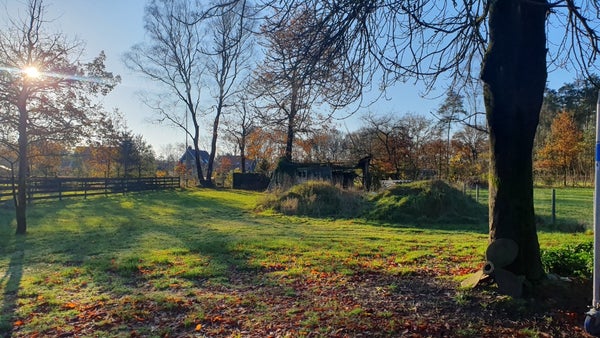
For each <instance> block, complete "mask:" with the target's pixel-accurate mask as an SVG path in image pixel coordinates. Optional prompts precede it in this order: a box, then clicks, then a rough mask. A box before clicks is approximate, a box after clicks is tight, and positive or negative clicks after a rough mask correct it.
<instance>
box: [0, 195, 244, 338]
mask: <svg viewBox="0 0 600 338" xmlns="http://www.w3.org/2000/svg"><path fill="white" fill-rule="evenodd" d="M243 215H244V211H243V210H242V209H239V208H236V207H234V206H232V205H229V204H225V203H221V202H219V201H218V200H212V199H209V198H206V197H202V196H194V195H192V194H188V193H180V192H160V193H152V194H144V195H142V194H129V195H127V196H112V197H95V198H90V199H87V200H82V199H70V200H63V201H54V202H45V203H39V204H36V205H34V206H32V207H31V208H30V210H29V215H28V219H29V222H28V223H29V229H28V234H27V235H26V237H17V236H15V235H13V234H10V233H9V232H8V231H6V234H7V236H3V238H2V239H0V244H1V245H2V247H3V248H2V249H0V262H1V261H2V260H3V259H6V261H7V262H8V263H7V264H8V266H7V269H6V271H3V269H2V270H0V271H3V272H5V273H4V276H3V277H2V280H1V283H0V286H3V288H4V290H3V293H2V295H3V298H4V301H3V303H2V317H0V332H1V333H2V334H0V336H2V337H4V336H7V337H10V336H11V335H12V334H13V332H15V330H19V334H21V333H22V332H27V331H22V330H25V329H26V328H25V327H23V328H20V327H18V326H15V325H14V324H15V322H19V323H20V322H25V323H27V322H28V320H29V319H30V318H27V317H26V318H20V317H19V316H20V315H21V314H22V311H21V313H19V309H18V306H19V305H18V304H19V299H18V297H19V296H18V291H19V288H20V284H21V282H22V279H23V278H29V281H28V286H27V287H28V288H29V290H28V294H29V296H27V297H28V298H27V299H24V300H23V302H25V303H28V304H29V303H32V304H33V303H35V302H36V297H33V296H31V294H34V295H35V294H37V295H44V293H46V292H48V293H52V292H54V293H56V294H58V295H61V296H56V297H58V298H61V299H62V298H66V300H65V301H68V297H71V296H70V295H68V294H66V295H63V294H64V293H65V290H64V289H68V288H81V285H86V287H87V286H89V287H87V288H94V289H95V290H97V292H98V293H100V294H101V295H102V297H104V298H107V299H112V298H118V297H122V296H124V295H130V294H137V297H140V298H143V297H144V292H146V291H148V290H147V288H148V287H149V286H148V285H149V283H150V284H151V283H155V284H152V285H153V287H157V288H159V289H160V288H163V289H164V288H168V287H169V286H170V285H172V284H174V283H175V282H174V281H173V280H174V279H175V278H177V279H179V280H180V281H183V282H187V283H188V284H189V285H196V286H201V285H202V284H203V283H205V282H206V281H209V280H213V281H217V282H227V281H228V280H229V279H231V278H232V277H234V276H232V274H234V273H235V271H240V270H244V271H250V270H252V269H253V268H252V267H250V266H248V265H247V264H246V261H245V260H244V257H241V256H239V255H238V254H237V253H236V252H235V250H234V248H233V246H232V243H235V242H236V239H235V234H232V233H224V232H222V231H219V229H218V228H216V227H213V226H212V225H211V224H212V223H214V224H217V223H219V222H225V221H228V222H231V221H232V218H237V219H238V221H241V217H243ZM233 221H235V219H234V220H233ZM2 232H5V231H2ZM25 238H26V239H27V243H25ZM13 242H14V245H12V243H13ZM25 250H27V254H26V255H25ZM155 253H156V254H155ZM181 256H185V258H186V259H189V260H190V261H191V262H198V266H197V267H194V266H190V270H193V271H191V272H186V271H182V272H181V275H180V276H175V277H173V278H169V277H168V276H167V277H164V276H162V275H161V273H164V274H171V273H173V271H172V269H174V266H176V265H177V264H180V263H181V262H179V261H177V260H178V259H179V258H180V257H181ZM9 257H10V258H9ZM186 264H187V263H186ZM24 266H33V267H38V266H39V267H41V269H42V270H41V271H36V272H35V277H33V279H34V280H33V281H32V280H31V279H32V276H33V275H32V276H23V267H24ZM0 267H1V263H0ZM146 269H155V270H156V271H155V272H154V274H150V273H148V272H147V271H146ZM161 269H163V270H164V271H161ZM169 269H171V270H169ZM47 279H52V280H54V281H55V283H56V285H46V284H47V283H46V282H44V280H47ZM32 283H33V285H32ZM74 283H79V284H74ZM190 283H191V284H190ZM165 291H168V290H165ZM76 301H77V300H73V301H72V304H75V303H76ZM79 301H83V300H79ZM32 306H34V307H35V306H39V305H37V304H33V305H32ZM53 306H56V307H58V308H59V310H60V307H61V306H64V304H63V305H60V304H54V305H53ZM69 306H70V305H69ZM63 312H66V311H63ZM26 316H27V315H26ZM58 323H60V321H57V324H54V325H56V326H60V324H58ZM21 329H22V330H21ZM41 330H42V331H44V329H43V328H42V329H41ZM59 333H60V332H57V331H47V329H46V331H45V333H44V334H48V335H54V334H59Z"/></svg>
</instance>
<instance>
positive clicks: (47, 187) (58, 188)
mask: <svg viewBox="0 0 600 338" xmlns="http://www.w3.org/2000/svg"><path fill="white" fill-rule="evenodd" d="M179 184H180V182H179V177H139V178H30V179H28V181H27V199H28V200H29V201H32V200H39V199H48V198H57V199H62V198H63V197H81V196H83V197H84V198H85V197H87V196H92V195H101V194H106V195H108V194H118V193H122V194H124V193H127V192H133V191H147V190H163V189H173V188H179ZM12 196H13V191H12V181H11V180H10V179H6V178H0V201H2V200H7V199H11V198H12Z"/></svg>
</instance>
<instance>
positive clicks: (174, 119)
mask: <svg viewBox="0 0 600 338" xmlns="http://www.w3.org/2000/svg"><path fill="white" fill-rule="evenodd" d="M196 15H197V11H196V8H195V7H194V5H193V3H191V2H189V1H184V0H152V1H150V3H149V4H148V5H147V6H146V8H145V16H144V21H145V25H144V28H145V30H146V33H147V35H148V37H149V41H148V42H147V43H140V44H137V45H135V46H133V47H132V48H131V50H130V51H129V52H128V53H127V54H125V56H124V61H125V65H126V66H127V67H128V68H130V69H132V70H134V71H137V72H139V73H141V74H143V75H144V76H146V77H148V78H149V79H151V80H152V81H154V82H156V83H157V84H158V86H159V87H160V88H161V90H165V91H166V93H165V94H164V95H152V96H151V98H148V99H145V100H144V101H145V103H146V104H147V105H148V106H149V107H150V108H151V109H152V110H153V111H154V112H155V113H156V114H157V121H158V122H161V123H163V122H167V123H168V124H170V125H171V126H175V127H177V128H180V129H181V130H183V131H184V132H185V134H186V139H187V137H189V138H191V140H192V144H193V148H194V150H195V154H197V156H195V158H194V160H195V161H194V164H195V167H196V172H197V176H198V181H199V182H200V184H201V185H206V184H207V183H206V180H205V178H204V173H203V170H202V166H201V158H200V156H199V154H200V146H199V145H200V137H201V127H202V125H201V107H200V103H201V95H200V93H201V88H202V84H201V82H202V75H203V72H204V71H205V67H204V63H203V62H202V61H203V60H202V53H201V49H202V47H203V45H204V43H205V41H203V39H202V36H203V35H202V34H201V32H200V31H198V29H199V27H198V26H197V25H193V24H189V22H193V21H194V20H195V17H196ZM181 105H183V108H182V107H181ZM181 111H183V112H184V113H183V114H182V113H181ZM188 122H191V124H189V123H188Z"/></svg>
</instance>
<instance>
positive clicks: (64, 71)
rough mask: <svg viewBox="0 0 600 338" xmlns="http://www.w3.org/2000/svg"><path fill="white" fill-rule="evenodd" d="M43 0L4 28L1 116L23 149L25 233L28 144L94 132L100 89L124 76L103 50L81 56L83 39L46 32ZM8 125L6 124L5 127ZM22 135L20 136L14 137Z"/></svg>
mask: <svg viewBox="0 0 600 338" xmlns="http://www.w3.org/2000/svg"><path fill="white" fill-rule="evenodd" d="M44 13H45V7H44V6H43V1H42V0H30V1H29V2H28V3H27V16H26V17H25V18H24V19H23V20H22V21H14V22H13V23H12V26H11V27H10V28H9V29H7V30H3V31H2V32H0V102H3V107H5V109H3V110H2V111H0V121H1V122H2V124H3V125H4V128H7V129H9V130H10V132H8V133H6V134H3V136H8V138H5V139H3V140H2V142H3V143H4V144H9V145H10V147H11V148H12V149H15V150H16V152H17V155H18V159H19V160H18V178H17V186H18V191H17V198H16V199H15V202H16V218H17V234H25V233H26V231H27V223H26V206H27V201H26V187H27V177H28V175H29V173H28V168H29V158H28V149H29V147H30V145H31V144H32V143H35V142H42V141H60V142H63V143H65V144H69V143H74V142H76V141H77V140H79V139H80V138H81V136H83V135H85V134H87V132H89V129H88V127H89V126H91V125H92V124H93V123H92V122H93V117H94V114H95V113H96V112H97V111H100V110H101V109H100V107H99V106H98V105H97V104H94V102H93V100H92V98H93V96H95V95H99V94H103V95H105V94H107V93H108V92H109V91H110V90H112V88H114V86H115V85H116V84H117V83H118V82H119V80H120V79H119V77H115V76H113V75H112V74H111V73H108V72H106V70H105V67H104V61H105V56H104V53H101V54H100V55H99V56H98V57H97V58H95V59H94V60H93V61H92V62H90V63H88V64H83V63H81V62H80V61H79V59H78V58H79V57H80V56H81V55H82V53H83V45H82V43H80V42H72V43H70V42H68V41H67V39H66V37H65V36H64V35H63V34H60V33H57V34H47V33H45V32H44V23H46V21H45V20H44ZM4 128H3V129H4ZM13 136H16V137H17V140H15V139H13V138H12V137H13Z"/></svg>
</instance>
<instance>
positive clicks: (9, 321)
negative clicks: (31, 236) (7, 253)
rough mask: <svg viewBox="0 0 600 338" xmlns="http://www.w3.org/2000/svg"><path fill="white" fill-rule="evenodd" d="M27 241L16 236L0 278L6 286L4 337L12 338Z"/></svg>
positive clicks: (1, 316) (0, 328) (0, 327)
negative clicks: (8, 259) (8, 260)
mask: <svg viewBox="0 0 600 338" xmlns="http://www.w3.org/2000/svg"><path fill="white" fill-rule="evenodd" d="M25 241H26V239H25V236H16V238H15V240H14V249H13V254H12V255H11V258H10V262H9V264H8V268H7V269H6V272H5V274H4V275H3V276H2V278H0V286H2V285H4V290H3V292H2V296H3V300H2V312H1V313H0V335H2V337H11V336H12V328H13V324H14V321H15V319H16V318H15V309H16V307H17V300H18V293H19V285H20V283H21V279H22V278H23V257H24V256H25V247H26V244H25Z"/></svg>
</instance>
